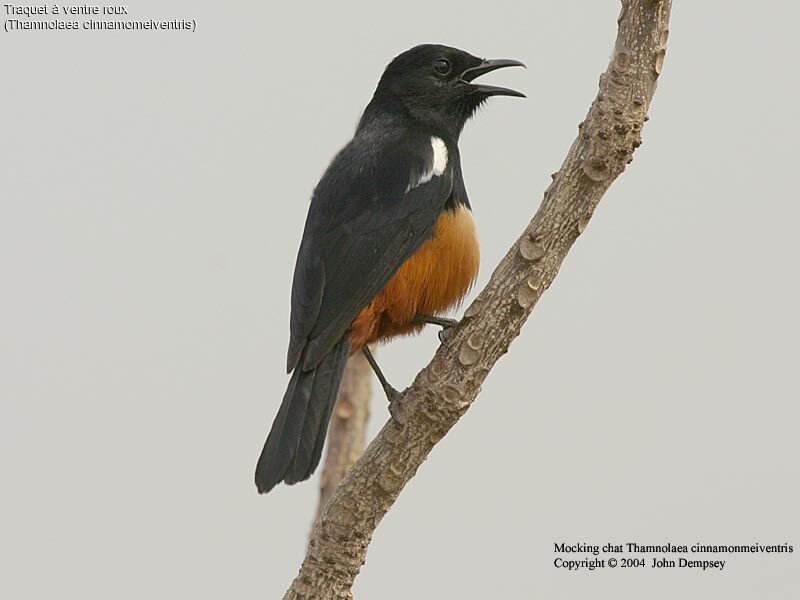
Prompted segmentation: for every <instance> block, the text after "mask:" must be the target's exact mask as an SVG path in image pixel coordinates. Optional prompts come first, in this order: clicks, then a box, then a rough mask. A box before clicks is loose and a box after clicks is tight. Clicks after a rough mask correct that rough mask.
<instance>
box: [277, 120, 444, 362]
mask: <svg viewBox="0 0 800 600" xmlns="http://www.w3.org/2000/svg"><path fill="white" fill-rule="evenodd" d="M356 141H357V140H354V142H351V145H350V146H348V147H346V148H345V149H344V150H343V151H342V152H341V153H340V154H339V155H338V156H337V157H336V158H335V159H334V161H333V163H332V164H331V166H330V167H329V169H328V171H327V172H326V174H325V175H324V176H323V178H322V180H321V181H320V184H319V185H318V186H317V189H316V190H315V192H314V197H313V199H312V204H311V208H310V209H309V214H308V219H307V221H306V227H305V231H304V233H303V240H302V242H301V244H300V250H299V252H298V256H297V263H296V266H295V272H294V280H293V282H292V302H291V304H292V316H291V327H290V329H291V338H290V342H289V353H288V360H287V368H288V371H292V370H293V369H294V368H295V367H296V366H297V364H298V361H300V358H301V356H303V359H302V360H303V362H302V367H303V368H304V369H312V368H314V367H315V366H316V365H317V364H318V363H319V361H320V360H322V358H323V357H324V356H325V355H326V354H327V353H328V352H329V351H330V349H331V348H332V347H333V346H334V345H335V344H336V342H337V341H338V340H339V339H341V337H342V335H344V333H345V332H346V330H347V328H348V327H349V326H350V324H351V323H352V321H353V319H355V317H356V316H357V315H358V313H359V312H360V311H361V309H362V308H364V306H366V305H367V304H368V303H369V302H370V301H371V300H372V298H374V297H375V296H376V295H377V294H378V292H380V290H381V289H382V288H383V287H384V286H385V285H386V283H387V282H388V281H389V279H391V277H392V275H394V273H395V272H396V271H397V270H398V269H399V268H400V265H402V264H403V262H404V261H405V260H406V259H407V258H408V257H409V256H411V254H413V252H414V251H415V250H416V249H417V248H418V247H419V246H420V245H421V244H422V242H424V241H425V240H426V239H427V238H428V237H429V236H430V235H431V233H432V232H433V229H434V226H435V224H436V220H437V218H438V216H439V214H440V213H441V211H442V208H443V206H444V204H445V202H446V201H447V198H448V197H449V196H450V193H451V190H452V187H453V173H454V169H453V165H452V164H451V163H453V162H454V161H457V160H458V159H457V157H453V159H451V160H448V157H447V149H446V147H445V146H444V143H443V142H441V140H437V139H436V138H433V139H432V138H430V137H420V136H418V137H417V138H416V139H414V138H409V136H408V135H406V136H405V137H404V138H402V139H399V140H394V141H391V140H389V141H390V142H391V143H387V141H386V140H384V141H383V142H382V143H379V144H377V148H376V145H375V144H369V143H364V142H363V140H362V141H361V143H359V144H356V143H355V142H356ZM437 142H438V143H437Z"/></svg>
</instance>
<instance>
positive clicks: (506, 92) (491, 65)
mask: <svg viewBox="0 0 800 600" xmlns="http://www.w3.org/2000/svg"><path fill="white" fill-rule="evenodd" d="M524 66H525V64H524V63H521V62H519V61H518V60H511V59H510V58H493V59H486V60H484V61H483V62H482V63H481V64H479V65H478V66H477V67H472V68H471V69H467V70H466V71H464V72H463V73H462V74H461V81H463V82H464V83H470V84H471V87H472V88H473V90H474V91H476V92H481V93H483V94H486V95H488V96H517V97H518V98H525V97H526V96H525V94H523V93H522V92H518V91H516V90H511V89H509V88H504V87H497V86H494V85H480V84H472V83H471V82H472V80H473V79H476V78H478V77H480V76H481V75H485V74H486V73H489V72H491V71H494V70H496V69H502V68H503V67H524Z"/></svg>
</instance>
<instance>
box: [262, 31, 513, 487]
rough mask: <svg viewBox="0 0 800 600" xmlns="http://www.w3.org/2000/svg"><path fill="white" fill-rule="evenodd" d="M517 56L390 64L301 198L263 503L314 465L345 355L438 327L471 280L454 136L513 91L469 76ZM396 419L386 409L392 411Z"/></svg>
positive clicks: (446, 53) (471, 250) (421, 50)
mask: <svg viewBox="0 0 800 600" xmlns="http://www.w3.org/2000/svg"><path fill="white" fill-rule="evenodd" d="M509 66H524V65H522V63H520V62H519V61H515V60H505V59H501V60H482V59H480V58H476V57H475V56H472V55H471V54H469V53H467V52H464V51H462V50H457V49H455V48H449V47H447V46H438V45H423V46H417V47H415V48H412V49H411V50H408V51H407V52H404V53H403V54H401V55H400V56H398V57H397V58H395V59H394V60H393V61H392V62H391V63H390V64H389V66H388V67H386V70H385V71H384V73H383V76H382V77H381V80H380V82H379V83H378V87H377V89H376V90H375V94H374V96H373V97H372V101H371V102H370V103H369V105H368V106H367V108H366V109H365V110H364V114H363V116H362V117H361V120H360V121H359V124H358V127H357V128H356V132H355V135H354V136H353V139H352V140H351V141H350V143H349V144H347V146H345V147H344V149H342V150H341V151H340V152H339V154H337V155H336V157H335V158H334V159H333V161H332V162H331V164H330V166H329V167H328V169H327V171H325V174H324V175H323V176H322V179H321V180H320V182H319V183H318V184H317V187H316V189H315V190H314V194H313V196H312V199H311V206H310V208H309V211H308V217H307V219H306V225H305V230H304V231H303V239H302V241H301V242H300V250H299V251H298V253H297V263H296V265H295V270H294V281H293V283H292V299H291V306H292V314H291V322H290V332H291V337H290V341H289V353H288V360H287V371H288V372H291V373H292V376H291V379H290V381H289V386H288V388H287V390H286V393H285V395H284V397H283V402H282V404H281V407H280V410H279V411H278V415H277V416H276V417H275V421H274V423H273V424H272V430H271V431H270V433H269V436H268V437H267V441H266V443H265V444H264V449H263V450H262V452H261V457H260V458H259V460H258V465H257V467H256V474H255V480H256V486H257V487H258V491H259V492H261V493H266V492H268V491H270V490H271V489H272V488H273V487H275V485H277V484H278V483H279V482H281V481H284V482H286V483H288V484H292V483H296V482H298V481H303V480H304V479H308V478H309V477H310V476H311V474H312V473H313V472H314V469H315V468H316V467H317V465H318V464H319V460H320V456H321V454H322V446H323V444H324V442H325V436H326V434H327V429H328V421H329V420H330V416H331V410H332V409H333V405H334V402H335V401H336V395H337V392H338V390H339V384H340V383H341V379H342V372H343V370H344V366H345V361H346V360H347V357H348V356H349V355H351V354H353V353H355V352H357V351H359V350H361V351H363V352H364V353H365V354H366V356H367V358H368V359H369V361H370V364H371V365H372V366H373V368H374V369H375V372H376V374H377V376H378V377H379V379H380V380H381V384H382V385H383V387H384V390H386V393H387V395H388V396H389V399H390V401H392V404H391V405H390V410H392V409H393V408H396V406H395V403H394V400H395V398H396V397H397V396H398V394H397V392H396V391H395V390H394V388H392V387H391V386H390V385H389V384H388V383H387V382H386V379H385V378H384V377H383V375H382V374H381V372H380V370H379V369H378V368H377V365H376V364H375V361H374V359H373V358H372V356H371V355H370V354H369V350H368V348H367V344H370V343H372V342H375V341H380V340H386V339H389V338H391V337H393V336H397V335H402V334H407V333H412V332H414V331H418V330H419V329H420V328H421V327H422V326H423V325H424V324H425V323H434V324H437V325H441V326H447V325H449V324H451V322H450V321H449V320H447V319H441V318H438V317H437V315H438V314H440V313H442V312H444V311H446V310H447V309H448V308H450V307H451V306H453V305H454V304H456V303H457V302H459V301H460V300H461V299H462V298H463V297H464V295H465V294H466V293H467V291H468V290H469V288H470V286H471V285H472V283H473V281H474V280H475V276H476V275H477V272H478V262H479V251H478V238H477V231H476V229H475V222H474V221H473V218H472V212H471V210H470V205H469V200H468V198H467V191H466V188H465V187H464V179H463V176H462V173H461V160H460V155H459V150H458V139H459V136H460V134H461V130H462V129H463V127H464V124H465V123H466V122H467V120H468V119H469V118H470V117H471V116H472V115H473V114H474V112H475V110H476V109H477V108H478V106H480V105H481V104H482V103H483V102H484V101H485V100H486V99H487V98H489V97H490V96H520V97H522V96H523V94H521V93H519V92H516V91H514V90H510V89H507V88H502V87H495V86H490V85H481V84H477V83H474V80H475V79H476V78H477V77H478V76H480V75H483V74H485V73H488V72H489V71H494V70H495V69H499V68H501V67H509ZM392 414H393V416H394V415H395V412H394V411H392Z"/></svg>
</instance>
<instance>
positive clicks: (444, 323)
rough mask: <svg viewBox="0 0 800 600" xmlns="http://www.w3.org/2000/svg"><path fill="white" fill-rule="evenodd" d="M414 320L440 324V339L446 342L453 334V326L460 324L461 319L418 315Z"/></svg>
mask: <svg viewBox="0 0 800 600" xmlns="http://www.w3.org/2000/svg"><path fill="white" fill-rule="evenodd" d="M414 322H416V323H427V324H428V325H438V326H439V327H441V328H442V329H441V331H439V341H440V342H441V343H443V344H444V343H446V342H447V340H449V339H450V337H451V336H452V335H453V331H452V329H453V327H455V326H456V325H458V323H459V321H456V320H455V319H447V318H445V317H432V316H429V315H417V316H416V317H414Z"/></svg>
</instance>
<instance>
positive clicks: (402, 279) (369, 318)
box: [350, 205, 480, 352]
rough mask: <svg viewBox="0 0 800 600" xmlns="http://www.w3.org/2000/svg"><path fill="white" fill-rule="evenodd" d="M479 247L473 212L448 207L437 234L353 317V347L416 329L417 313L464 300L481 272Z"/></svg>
mask: <svg viewBox="0 0 800 600" xmlns="http://www.w3.org/2000/svg"><path fill="white" fill-rule="evenodd" d="M479 262H480V251H479V247H478V232H477V228H476V227H475V220H474V219H473V218H472V211H470V210H469V209H468V208H466V207H465V206H463V205H459V206H458V207H457V208H456V209H455V210H454V211H451V210H446V211H444V212H443V213H442V214H441V216H440V217H439V220H438V221H437V222H436V227H435V229H434V233H433V235H432V236H431V237H430V238H429V239H428V240H427V241H425V242H424V243H423V244H422V246H420V247H419V248H418V249H417V251H416V252H415V253H414V254H412V255H411V257H410V258H408V260H406V261H405V262H404V263H403V264H402V265H401V266H400V268H399V269H398V270H397V273H395V274H394V276H393V277H392V278H391V279H390V280H389V283H387V284H386V286H385V287H384V288H383V290H381V292H380V293H379V294H378V295H377V296H375V298H374V299H373V300H372V302H370V303H369V304H368V305H367V306H366V307H365V308H364V309H363V310H362V311H361V312H360V313H359V314H358V316H357V317H356V318H355V320H354V321H353V324H352V325H351V328H350V347H351V351H352V352H356V351H357V350H359V349H361V347H362V346H364V345H365V344H369V343H371V342H374V341H378V340H383V339H388V338H390V337H394V336H396V335H402V334H406V333H411V332H414V331H418V330H419V329H421V328H422V326H421V325H419V324H417V323H414V322H413V321H414V317H415V316H417V315H429V316H432V315H436V314H439V313H442V312H444V311H446V310H447V309H448V308H450V307H452V306H453V305H455V304H457V303H458V302H459V301H461V300H462V299H463V298H464V296H465V295H466V294H467V292H468V291H469V288H470V287H471V286H472V284H473V282H474V281H475V277H476V276H477V274H478V265H479Z"/></svg>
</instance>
